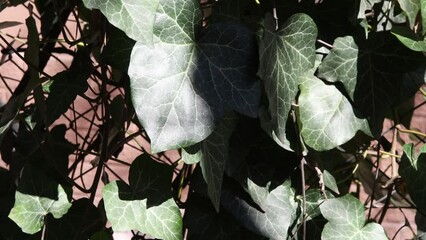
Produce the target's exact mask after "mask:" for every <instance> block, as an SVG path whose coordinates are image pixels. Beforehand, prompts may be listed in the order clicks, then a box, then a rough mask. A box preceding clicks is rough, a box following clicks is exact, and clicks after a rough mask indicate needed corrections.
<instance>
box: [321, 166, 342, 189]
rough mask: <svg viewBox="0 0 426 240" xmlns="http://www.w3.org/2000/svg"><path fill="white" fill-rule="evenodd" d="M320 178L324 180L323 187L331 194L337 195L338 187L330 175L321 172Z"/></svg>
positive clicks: (326, 172) (327, 172)
mask: <svg viewBox="0 0 426 240" xmlns="http://www.w3.org/2000/svg"><path fill="white" fill-rule="evenodd" d="M322 177H323V179H324V185H325V186H326V187H328V188H329V189H331V190H332V191H333V192H335V193H337V194H339V193H340V192H339V187H337V183H336V179H335V178H334V177H333V175H331V173H330V172H329V171H327V170H324V171H323V172H322Z"/></svg>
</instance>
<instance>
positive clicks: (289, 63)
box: [258, 14, 317, 149]
mask: <svg viewBox="0 0 426 240" xmlns="http://www.w3.org/2000/svg"><path fill="white" fill-rule="evenodd" d="M316 37H317V28H316V25H315V23H314V21H313V20H312V19H311V18H310V17H309V16H308V15H306V14H295V15H293V16H291V17H290V18H289V19H288V20H287V21H286V22H285V23H284V24H283V26H281V27H280V28H279V30H278V31H275V21H274V19H273V18H272V16H270V15H268V16H267V18H266V20H265V33H264V37H263V40H262V41H261V43H260V46H259V51H260V66H259V72H258V75H259V76H260V77H261V78H262V79H263V81H264V85H265V91H266V94H267V97H268V100H269V108H268V112H265V111H264V112H262V113H261V120H262V125H263V127H264V128H265V130H266V132H267V133H268V134H269V135H270V136H272V137H273V138H274V140H275V141H276V142H277V143H278V144H279V145H281V146H282V147H284V148H286V149H290V146H289V145H290V144H289V141H288V139H287V135H286V132H285V128H286V123H287V119H288V115H289V111H290V108H291V104H292V102H293V100H294V98H295V97H296V94H297V92H298V84H299V82H298V79H299V77H300V76H301V75H302V74H304V73H305V72H306V71H308V70H309V69H311V68H312V67H313V66H314V63H315V40H316Z"/></svg>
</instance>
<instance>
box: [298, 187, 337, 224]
mask: <svg viewBox="0 0 426 240" xmlns="http://www.w3.org/2000/svg"><path fill="white" fill-rule="evenodd" d="M325 194H326V195H327V198H326V197H324V195H323V194H322V193H321V191H320V190H319V189H318V188H310V189H308V190H307V191H306V214H307V217H308V220H312V219H314V218H316V217H318V216H319V215H321V210H320V208H319V206H320V205H321V204H322V203H323V202H324V201H325V200H326V199H331V198H334V196H333V195H332V194H331V193H330V192H329V191H326V192H325ZM299 197H301V196H299ZM300 201H303V199H302V198H300Z"/></svg>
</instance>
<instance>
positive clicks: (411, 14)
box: [398, 0, 420, 28]
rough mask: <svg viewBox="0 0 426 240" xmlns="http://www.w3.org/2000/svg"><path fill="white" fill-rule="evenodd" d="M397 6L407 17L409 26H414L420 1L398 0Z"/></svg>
mask: <svg viewBox="0 0 426 240" xmlns="http://www.w3.org/2000/svg"><path fill="white" fill-rule="evenodd" d="M398 3H399V6H401V9H402V10H403V11H404V12H405V15H407V17H408V21H409V23H410V28H413V27H414V24H415V22H416V18H417V14H418V13H419V10H420V1H419V0H398Z"/></svg>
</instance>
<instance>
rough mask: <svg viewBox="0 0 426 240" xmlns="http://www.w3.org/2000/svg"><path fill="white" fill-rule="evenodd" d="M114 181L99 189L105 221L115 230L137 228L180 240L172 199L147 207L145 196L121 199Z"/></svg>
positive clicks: (177, 215) (178, 223)
mask: <svg viewBox="0 0 426 240" xmlns="http://www.w3.org/2000/svg"><path fill="white" fill-rule="evenodd" d="M121 192H122V190H121V189H120V188H119V186H118V185H117V182H115V181H114V182H111V183H109V184H107V185H106V186H105V187H104V188H103V191H102V194H103V198H104V201H105V210H106V214H107V217H108V220H109V221H110V222H111V224H112V228H113V230H114V231H129V230H139V231H141V232H143V233H147V234H149V235H151V236H154V237H157V238H162V239H165V240H170V239H182V219H181V214H180V211H179V208H178V206H177V205H176V203H175V202H174V200H173V198H170V199H168V200H167V201H165V202H163V203H162V204H160V205H157V206H152V207H150V208H148V207H147V199H143V200H122V199H120V193H121Z"/></svg>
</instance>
